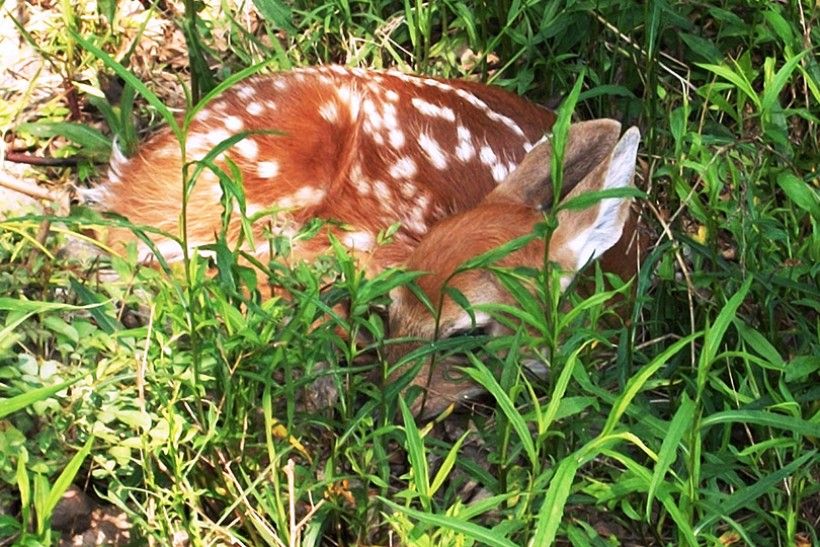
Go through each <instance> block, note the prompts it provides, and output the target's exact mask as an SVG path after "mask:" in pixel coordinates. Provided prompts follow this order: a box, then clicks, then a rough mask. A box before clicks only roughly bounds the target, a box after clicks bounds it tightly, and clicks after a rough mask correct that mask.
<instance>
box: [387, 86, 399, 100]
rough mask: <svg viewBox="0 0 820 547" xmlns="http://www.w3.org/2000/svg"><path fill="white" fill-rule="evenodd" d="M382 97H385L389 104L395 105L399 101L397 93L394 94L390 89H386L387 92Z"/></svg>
mask: <svg viewBox="0 0 820 547" xmlns="http://www.w3.org/2000/svg"><path fill="white" fill-rule="evenodd" d="M384 96H385V98H387V100H388V101H390V102H391V103H396V102H398V101H399V94H398V93H396V92H395V91H394V90H392V89H388V90H387V92H386V93H385V94H384Z"/></svg>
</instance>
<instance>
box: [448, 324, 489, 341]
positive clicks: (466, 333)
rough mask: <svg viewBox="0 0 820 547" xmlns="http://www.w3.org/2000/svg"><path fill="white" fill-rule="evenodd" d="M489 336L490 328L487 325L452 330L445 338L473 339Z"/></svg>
mask: <svg viewBox="0 0 820 547" xmlns="http://www.w3.org/2000/svg"><path fill="white" fill-rule="evenodd" d="M489 334H490V326H489V325H473V326H470V327H465V328H463V329H453V330H452V331H450V332H449V333H447V338H463V337H471V338H475V337H478V336H489Z"/></svg>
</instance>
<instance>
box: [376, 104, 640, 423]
mask: <svg viewBox="0 0 820 547" xmlns="http://www.w3.org/2000/svg"><path fill="white" fill-rule="evenodd" d="M620 130H621V126H620V124H619V123H618V122H616V121H613V120H595V121H590V122H583V123H578V124H574V125H572V126H571V127H570V130H569V134H568V136H567V141H566V147H565V154H564V162H563V170H564V171H563V173H564V176H563V188H562V191H561V194H562V196H561V198H562V199H561V202H562V203H564V202H566V201H567V200H569V199H572V198H575V197H577V196H580V195H581V194H584V193H588V192H595V191H601V190H606V189H611V188H624V187H628V186H631V185H632V183H633V178H634V172H635V162H636V156H637V150H638V144H639V141H640V133H639V131H638V129H637V128H634V127H633V128H630V129H629V130H628V131H626V133H625V134H624V135H623V136H622V137H621V138H620V140H619V139H618V137H619V135H620ZM551 158H552V144H551V142H550V141H549V140H547V141H544V142H542V143H540V144H538V145H537V146H535V147H534V148H533V149H532V150H531V151H530V152H529V154H528V155H527V156H526V158H525V159H524V161H523V162H522V163H521V164H520V165H519V167H518V168H517V169H516V170H515V171H514V172H513V173H511V174H510V175H509V176H508V177H507V179H506V180H505V181H504V182H503V183H502V184H500V185H499V186H498V187H497V188H496V189H495V190H494V191H493V192H491V193H490V194H489V195H487V197H486V198H485V199H484V200H483V201H482V202H481V203H480V204H479V205H478V206H477V207H475V208H474V209H471V210H468V211H465V212H463V213H461V214H458V215H455V216H453V217H450V218H447V219H445V220H443V221H441V222H439V223H438V224H436V225H435V226H434V227H433V229H432V230H431V231H430V232H429V233H428V234H427V236H426V237H425V238H424V239H423V240H422V241H421V243H420V244H419V245H418V247H417V248H416V249H415V250H414V251H413V253H412V254H411V255H410V257H409V259H408V260H407V263H406V266H407V268H408V269H410V270H414V271H420V272H424V274H423V275H422V276H421V277H420V278H419V279H418V286H419V288H420V289H421V290H422V291H423V292H424V293H425V295H426V297H427V299H428V300H429V302H430V303H432V305H433V306H434V307H435V308H436V309H435V314H431V313H430V310H429V309H428V307H427V306H426V305H425V304H423V303H422V302H421V301H420V300H419V299H418V298H417V297H416V296H415V295H414V294H413V293H412V292H411V291H410V290H409V289H408V288H406V287H400V288H399V289H397V290H396V291H394V294H393V297H394V298H393V303H392V304H391V307H390V313H389V315H390V332H391V335H392V336H394V337H397V338H405V337H409V338H412V339H422V340H423V339H428V340H429V339H433V338H434V337H435V336H436V335H437V336H438V338H439V339H443V338H448V337H451V336H454V335H457V334H459V333H461V332H464V331H465V330H473V329H480V330H481V331H483V332H486V333H488V334H496V333H498V332H500V331H501V330H503V329H502V327H501V325H500V324H499V323H498V322H497V321H495V320H494V319H493V317H491V316H490V315H489V314H486V313H482V312H476V313H474V314H472V315H471V314H470V313H468V312H467V311H466V310H465V309H464V308H463V307H462V306H461V305H460V304H459V303H458V302H456V301H454V300H453V299H452V298H451V297H450V296H449V295H448V293H447V291H446V290H445V286H446V287H451V288H453V289H455V290H456V291H458V292H460V293H461V294H462V295H464V297H466V299H467V300H468V301H469V302H470V304H471V305H472V306H476V305H480V304H489V303H510V304H513V303H514V300H513V298H512V296H511V295H509V294H508V293H507V292H506V290H505V289H504V288H503V286H502V285H501V284H500V283H499V282H498V280H497V279H496V277H495V275H494V274H492V273H490V272H488V271H486V270H481V269H471V270H466V271H457V270H458V268H459V266H460V265H461V264H463V263H464V262H465V261H467V260H469V259H471V258H473V257H475V256H478V255H481V254H483V253H485V252H487V251H490V250H491V249H493V248H495V247H498V246H499V245H501V244H503V243H506V242H509V241H511V240H513V239H515V238H517V237H520V236H524V235H527V234H529V233H531V232H532V230H533V228H534V226H535V225H536V224H537V223H538V222H540V221H542V220H543V218H544V216H543V211H544V210H545V209H547V208H549V207H551V205H552V203H553V195H552V174H551ZM556 218H557V221H558V225H557V227H556V229H555V231H554V232H553V233H552V236H551V238H550V244H549V256H548V258H549V260H550V261H551V262H553V263H555V264H557V266H558V267H559V268H560V270H561V272H562V277H561V284H562V288H564V287H566V285H567V284H568V283H569V282H570V281H571V280H572V277H573V276H574V275H575V273H576V272H577V271H578V270H579V269H580V268H581V267H583V266H584V265H585V264H586V263H587V262H589V261H590V260H592V259H595V258H598V257H599V256H601V255H603V254H605V253H606V254H607V256H606V258H607V260H606V261H605V262H604V267H605V269H609V270H611V271H614V272H615V273H618V274H620V275H622V276H623V275H624V274H632V273H634V271H635V269H636V266H635V263H634V257H631V256H629V253H627V252H626V250H625V248H626V243H625V242H626V240H628V239H629V237H628V236H629V235H630V234H624V233H623V232H624V225H625V224H626V223H627V220H628V218H629V199H627V198H608V199H603V200H599V201H597V202H595V203H594V204H593V205H591V206H589V207H587V208H585V209H580V210H577V209H562V210H560V211H559V212H558V213H557V217H556ZM622 236H623V237H622ZM616 244H617V245H616ZM544 251H545V249H544V242H543V241H542V240H541V239H535V240H533V241H532V242H530V243H528V244H527V245H525V246H524V247H522V248H520V249H518V250H516V251H514V252H512V253H510V254H508V255H507V256H506V257H504V258H502V259H501V260H499V261H498V262H497V263H496V264H497V265H499V266H529V267H533V268H537V267H540V266H541V265H542V264H543V259H544ZM630 260H631V261H632V263H631V264H630V263H629V261H630ZM411 347H412V344H404V345H398V346H395V347H394V348H393V349H392V350H391V357H392V358H393V359H392V360H393V362H395V361H396V360H397V359H398V358H400V356H401V355H402V354H404V353H405V352H407V351H408V350H409V349H410V348H411ZM436 368H437V369H438V370H433V371H430V370H429V366H428V365H425V366H424V367H423V368H422V370H421V373H420V374H419V375H418V376H417V377H416V379H415V380H414V381H413V384H414V385H418V386H422V387H426V388H427V389H428V395H427V397H426V402H425V407H424V415H426V416H429V415H431V414H434V413H436V412H438V411H440V410H442V409H443V408H445V407H446V406H447V405H448V404H450V403H451V402H456V401H458V400H460V399H463V398H464V397H465V396H469V395H472V394H473V393H474V392H475V391H476V388H475V386H474V385H473V384H469V383H465V382H463V381H461V382H460V381H456V380H454V379H453V378H452V371H450V370H448V366H447V363H444V362H442V363H440V364H438V365H437V366H436ZM416 410H419V405H418V399H417V404H416Z"/></svg>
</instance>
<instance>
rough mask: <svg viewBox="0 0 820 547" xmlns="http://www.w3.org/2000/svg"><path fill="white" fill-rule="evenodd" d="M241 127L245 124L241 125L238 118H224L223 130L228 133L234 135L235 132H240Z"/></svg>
mask: <svg viewBox="0 0 820 547" xmlns="http://www.w3.org/2000/svg"><path fill="white" fill-rule="evenodd" d="M243 127H245V124H244V123H242V118H240V117H239V116H228V117H227V118H225V128H226V129H227V130H228V131H233V132H234V133H236V132H237V131H242V128H243Z"/></svg>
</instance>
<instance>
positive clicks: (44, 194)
mask: <svg viewBox="0 0 820 547" xmlns="http://www.w3.org/2000/svg"><path fill="white" fill-rule="evenodd" d="M0 186H3V187H5V188H8V189H9V190H14V191H15V192H18V193H20V194H24V195H26V196H29V197H32V198H35V199H44V200H52V201H57V200H58V199H59V198H58V196H57V195H56V194H54V193H53V192H50V191H48V190H46V189H45V188H41V187H40V186H38V185H36V184H32V183H30V182H24V181H22V180H18V179H14V178H11V177H10V176H8V175H6V174H5V173H2V172H0Z"/></svg>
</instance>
